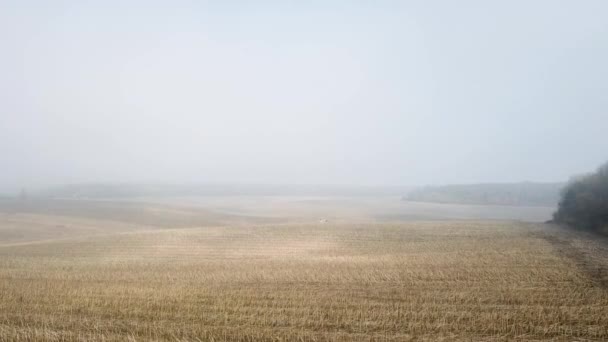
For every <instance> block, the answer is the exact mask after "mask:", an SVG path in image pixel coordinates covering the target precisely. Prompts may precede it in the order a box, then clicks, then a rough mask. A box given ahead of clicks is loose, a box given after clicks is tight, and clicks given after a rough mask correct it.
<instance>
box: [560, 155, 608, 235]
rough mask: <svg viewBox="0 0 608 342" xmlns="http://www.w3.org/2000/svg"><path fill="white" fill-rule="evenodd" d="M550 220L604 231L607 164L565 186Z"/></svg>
mask: <svg viewBox="0 0 608 342" xmlns="http://www.w3.org/2000/svg"><path fill="white" fill-rule="evenodd" d="M553 220H554V221H555V222H558V223H563V224H567V225H569V226H571V227H574V228H578V229H584V230H592V231H596V232H601V233H608V163H606V164H604V165H603V166H601V167H600V168H599V169H598V170H597V171H596V172H595V173H592V174H589V175H585V176H581V177H577V178H574V179H572V180H571V181H570V182H569V183H568V184H567V185H566V187H565V188H564V190H563V192H562V198H561V200H560V202H559V207H558V210H557V212H555V214H554V216H553Z"/></svg>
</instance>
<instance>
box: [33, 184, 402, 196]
mask: <svg viewBox="0 0 608 342" xmlns="http://www.w3.org/2000/svg"><path fill="white" fill-rule="evenodd" d="M409 189H410V188H409V187H398V186H348V185H266V184H238V183H234V184H228V183H226V184H221V183H210V184H196V183H192V184H190V183H184V184H164V183H157V184H136V183H85V184H71V185H63V186H57V187H53V188H49V189H46V190H44V191H39V192H37V193H36V194H37V195H40V196H45V197H60V198H129V197H165V196H176V197H179V196H377V195H385V196H400V195H401V194H403V193H404V192H406V191H408V190H409Z"/></svg>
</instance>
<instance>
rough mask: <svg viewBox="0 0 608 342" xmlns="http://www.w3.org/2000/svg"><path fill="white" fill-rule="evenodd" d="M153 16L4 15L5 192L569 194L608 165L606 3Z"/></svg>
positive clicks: (147, 11)
mask: <svg viewBox="0 0 608 342" xmlns="http://www.w3.org/2000/svg"><path fill="white" fill-rule="evenodd" d="M143 4H144V3H140V2H137V1H136V2H133V3H129V4H122V3H120V2H104V3H103V4H101V3H99V4H94V3H93V4H84V3H76V2H74V3H62V4H54V5H49V4H44V3H43V2H39V1H28V2H12V1H8V2H2V4H1V5H0V37H1V39H2V40H3V42H4V44H3V53H2V54H1V55H0V72H1V73H2V74H3V77H2V79H0V89H1V90H2V93H3V95H4V96H3V98H2V100H0V113H1V114H0V154H1V155H2V156H3V158H2V159H1V162H0V167H2V170H3V171H2V174H1V176H0V191H17V190H18V189H20V188H22V187H26V188H40V187H49V186H57V185H62V184H79V183H116V182H122V183H138V184H141V183H171V184H174V183H204V184H207V183H211V184H214V183H218V184H273V185H298V184H301V185H319V184H321V185H359V186H421V185H441V184H470V183H509V182H522V181H531V182H565V181H567V180H568V179H569V178H570V177H571V176H574V175H577V174H582V173H587V172H589V171H592V170H595V169H596V167H597V166H599V165H600V164H601V163H603V162H604V161H605V160H607V159H608V140H607V139H605V135H606V134H605V133H606V127H608V112H606V108H608V106H607V105H608V103H607V102H606V101H607V99H606V96H605V94H606V93H607V91H608V66H607V65H606V63H605V61H606V60H608V40H606V39H605V38H606V37H607V36H608V22H607V21H606V20H605V17H606V15H605V14H606V13H607V12H606V11H607V10H608V5H607V4H606V3H605V2H602V1H584V2H577V3H574V2H572V3H567V4H555V3H554V2H550V1H540V2H535V3H528V2H523V1H516V2H509V3H503V4H497V3H492V4H490V3H485V2H469V3H467V4H453V3H447V2H445V3H441V2H437V3H434V2H433V3H427V2H424V3H423V2H419V3H416V2H411V3H407V4H397V3H392V2H382V3H380V4H375V5H374V6H372V5H366V4H362V3H359V4H355V5H353V4H350V5H347V4H346V3H334V4H331V5H330V4H324V3H320V2H313V3H307V4H281V5H278V4H266V5H257V6H252V5H245V4H243V5H240V6H237V5H234V4H211V3H204V4H194V3H190V2H179V1H178V2H177V3H172V4H171V5H169V4H168V3H166V4H161V3H155V4H148V3H145V4H146V5H145V6H144V5H143ZM32 5H36V6H32ZM513 23H517V25H514V24H513Z"/></svg>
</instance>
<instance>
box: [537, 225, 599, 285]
mask: <svg viewBox="0 0 608 342" xmlns="http://www.w3.org/2000/svg"><path fill="white" fill-rule="evenodd" d="M549 229H551V230H552V231H542V232H537V233H534V234H533V235H534V236H535V237H538V238H541V239H543V240H545V241H547V242H548V243H549V244H551V246H553V248H555V250H556V251H557V252H558V254H559V255H561V256H562V257H564V258H566V259H569V260H571V261H572V262H573V263H574V264H575V265H576V267H577V269H579V270H580V271H581V272H582V273H583V274H585V276H587V277H588V278H589V279H590V280H591V281H592V282H593V284H594V285H596V286H598V287H600V288H602V289H604V290H608V238H606V237H605V236H601V235H598V234H593V233H587V232H579V231H570V230H567V229H566V228H563V227H559V226H554V225H551V226H550V227H549ZM577 244H585V245H587V246H588V247H591V248H584V249H583V248H580V247H579V246H577Z"/></svg>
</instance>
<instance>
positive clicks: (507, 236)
mask: <svg viewBox="0 0 608 342" xmlns="http://www.w3.org/2000/svg"><path fill="white" fill-rule="evenodd" d="M21 219H23V218H21ZM55 219H57V218H55ZM81 220H82V219H81ZM13 221H14V220H13ZM87 222H89V221H87ZM72 223H73V224H78V223H82V222H80V221H77V222H72ZM91 225H92V224H90V222H89V226H91ZM125 226H126V227H127V228H129V229H125V230H124V231H122V232H115V231H112V232H109V233H107V234H99V233H98V232H97V233H96V234H94V235H87V234H77V235H76V236H75V237H71V238H69V237H68V238H66V237H65V236H60V237H59V238H55V239H44V240H41V241H30V242H24V241H22V240H23V239H17V240H18V241H12V242H11V243H4V244H2V246H0V340H2V341H86V340H100V341H125V340H129V341H408V340H433V341H435V340H466V341H470V340H484V341H486V340H497V341H502V340H578V341H584V340H606V339H608V271H607V270H606V267H605V265H606V264H607V263H608V257H607V256H608V252H607V251H608V249H607V247H606V243H605V242H604V241H598V240H597V239H595V238H594V237H592V236H587V235H583V234H579V233H570V232H566V231H563V230H561V229H560V228H558V227H553V226H550V225H545V224H539V223H519V222H511V221H435V222H433V221H427V222H400V223H380V222H376V223H339V224H338V223H331V222H330V223H327V224H320V223H317V224H315V223H307V224H304V223H303V224H295V223H289V224H257V225H251V226H243V225H235V226H230V225H227V226H218V227H205V228H181V229H155V230H145V229H140V228H141V227H136V228H138V229H135V228H133V226H132V224H131V225H126V224H125ZM39 229H41V228H39ZM116 229H118V228H116ZM13 230H14V227H13ZM46 237H48V236H46V235H45V238H46Z"/></svg>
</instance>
